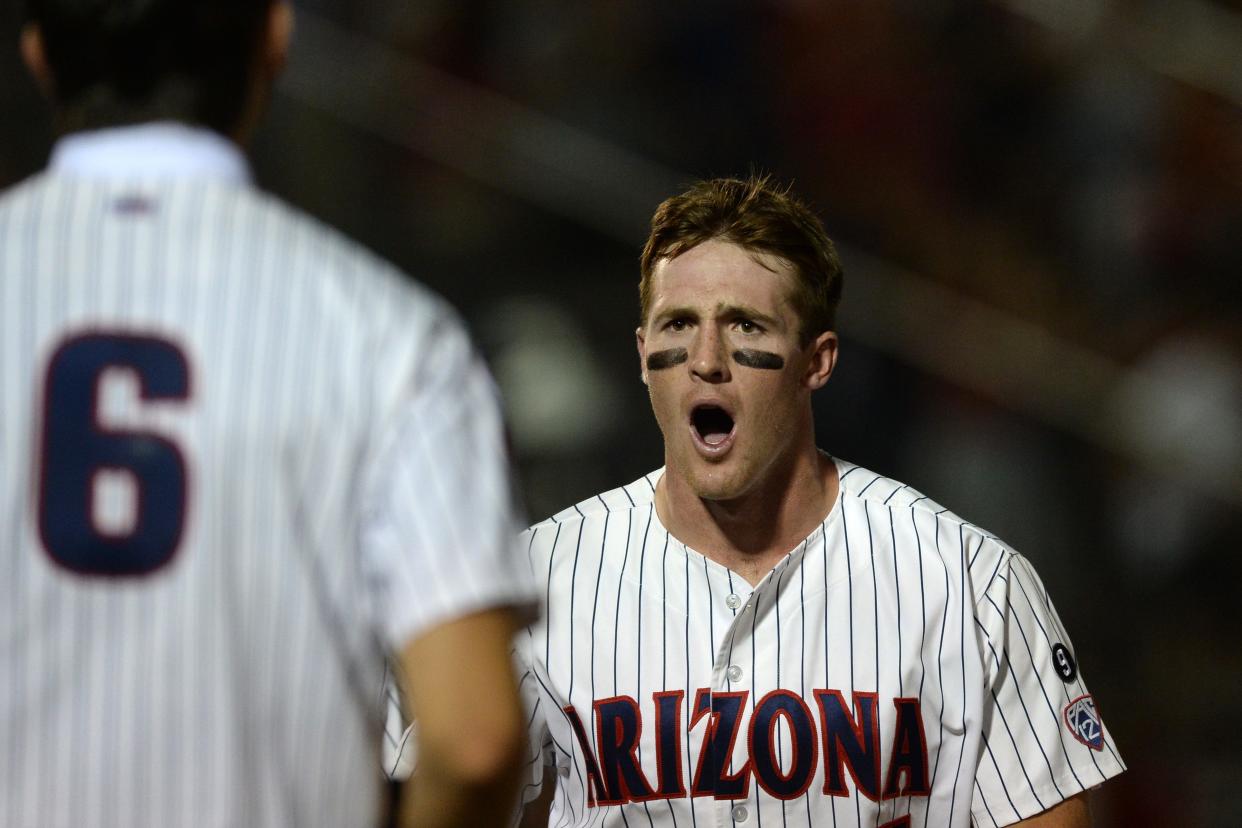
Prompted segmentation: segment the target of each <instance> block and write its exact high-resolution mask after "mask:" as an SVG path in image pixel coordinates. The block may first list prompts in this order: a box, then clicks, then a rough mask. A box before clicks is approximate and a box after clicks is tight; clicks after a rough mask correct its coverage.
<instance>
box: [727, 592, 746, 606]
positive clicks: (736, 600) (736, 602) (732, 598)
mask: <svg viewBox="0 0 1242 828" xmlns="http://www.w3.org/2000/svg"><path fill="white" fill-rule="evenodd" d="M741 605H742V598H741V596H740V595H735V594H733V593H729V595H728V597H726V598H725V606H726V607H728V608H729V609H737V608H738V607H740V606H741Z"/></svg>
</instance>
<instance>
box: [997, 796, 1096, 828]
mask: <svg viewBox="0 0 1242 828" xmlns="http://www.w3.org/2000/svg"><path fill="white" fill-rule="evenodd" d="M1089 794H1090V791H1083V792H1082V793H1080V794H1076V795H1075V796H1071V797H1070V798H1069V799H1067V800H1065V801H1064V802H1061V803H1058V804H1056V805H1053V806H1052V807H1051V808H1049V809H1048V810H1046V811H1044V812H1043V813H1042V814H1036V815H1035V816H1033V817H1031V818H1030V819H1024V820H1022V821H1021V822H1018V823H1015V824H1016V825H1026V826H1030V828H1091V805H1090V803H1089V802H1088V795H1089Z"/></svg>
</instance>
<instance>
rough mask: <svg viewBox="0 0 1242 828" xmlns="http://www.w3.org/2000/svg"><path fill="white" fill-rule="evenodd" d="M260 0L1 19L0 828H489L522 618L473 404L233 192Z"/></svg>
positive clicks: (473, 388) (434, 308)
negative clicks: (394, 794) (409, 769)
mask: <svg viewBox="0 0 1242 828" xmlns="http://www.w3.org/2000/svg"><path fill="white" fill-rule="evenodd" d="M290 14H291V12H290V8H289V5H288V4H287V3H285V2H282V1H281V0H273V1H272V2H242V0H111V1H110V2H103V1H102V0H98V2H95V1H92V2H81V1H80V0H72V1H71V0H31V2H30V4H29V16H28V21H29V22H28V24H27V25H26V28H25V30H24V33H23V37H22V47H23V53H24V56H25V58H26V61H27V63H28V64H29V65H30V67H31V69H32V70H33V72H34V74H35V76H36V78H37V79H38V80H39V82H40V84H41V86H42V87H43V88H44V89H45V90H46V91H47V92H48V93H49V94H50V96H51V97H52V100H53V103H54V107H55V115H56V124H57V126H58V130H59V131H60V132H61V134H62V137H61V138H60V139H59V141H58V143H57V144H56V146H55V149H54V151H53V153H52V157H51V161H50V165H49V168H48V169H47V170H46V171H45V172H43V173H42V174H39V175H36V176H35V177H33V178H31V179H29V180H27V181H26V182H24V183H22V184H20V185H18V186H17V187H15V188H14V189H12V190H11V191H9V192H7V193H5V194H3V196H0V395H2V396H3V400H4V407H3V411H4V416H3V417H2V418H0V457H2V458H3V463H0V513H2V514H3V516H4V517H3V520H2V521H0V569H2V570H3V573H4V575H3V578H4V584H5V588H4V600H3V601H0V825H4V826H6V828H35V826H37V828H55V827H56V826H75V828H78V827H80V826H101V827H102V826H117V828H120V827H121V826H124V827H125V828H135V827H137V828H144V827H145V826H150V828H168V826H196V827H197V826H202V827H203V828H206V826H259V827H260V828H265V827H267V826H270V828H277V827H278V826H279V828H288V827H289V826H298V828H303V827H304V826H310V827H311V828H315V827H316V826H323V827H324V828H341V826H357V827H359V828H361V826H368V828H374V826H376V825H378V824H379V823H380V820H381V819H382V818H383V813H382V811H383V808H384V807H385V806H384V799H385V794H384V791H385V790H386V787H385V783H384V781H383V777H382V773H381V767H380V738H381V736H380V734H381V727H382V716H383V705H382V699H381V684H382V680H383V678H384V675H385V669H386V663H389V662H390V663H392V664H393V666H394V669H395V671H396V673H397V675H398V678H399V683H400V684H401V686H402V687H403V689H404V696H405V698H406V700H407V702H408V704H409V710H408V712H409V713H410V714H412V715H415V716H417V717H418V719H419V721H420V729H419V765H418V773H417V775H416V777H415V780H414V782H413V788H412V790H411V791H410V795H409V796H407V797H404V814H403V819H402V820H401V822H400V824H402V825H407V824H414V823H417V824H418V825H420V826H442V825H462V826H465V825H469V826H485V825H490V824H497V823H498V822H499V823H503V821H504V820H506V819H507V818H508V815H509V813H510V812H511V810H512V797H513V796H515V795H516V791H517V783H518V774H519V772H520V764H519V763H520V760H521V758H522V755H523V747H522V744H523V737H524V733H525V731H524V728H523V724H524V720H523V718H522V711H521V700H520V696H519V693H518V689H517V676H516V675H515V673H514V671H513V669H512V663H511V659H510V650H511V643H512V637H513V633H514V631H515V630H516V629H517V627H518V626H519V625H520V623H524V619H523V620H518V619H519V618H521V616H522V615H523V613H524V611H523V610H522V608H523V607H525V606H528V605H529V604H530V603H532V602H533V600H534V598H535V593H534V592H533V585H532V584H530V582H529V580H528V579H526V578H524V577H522V573H521V572H519V571H518V569H519V568H520V569H521V570H523V571H524V569H525V567H524V565H523V564H522V561H521V558H520V557H519V556H518V554H517V553H518V550H516V549H515V548H514V547H513V540H514V538H515V537H516V530H517V527H516V526H515V522H514V521H515V518H514V516H513V514H512V510H511V506H510V501H511V497H510V486H509V479H508V477H509V476H508V470H507V468H506V463H505V461H504V459H503V458H504V457H505V450H504V440H503V434H502V428H501V424H500V421H499V416H498V407H497V404H496V399H495V394H494V390H493V386H492V383H491V380H490V378H489V377H488V375H487V373H486V371H485V369H484V367H483V366H482V364H481V363H480V360H479V358H478V357H477V356H476V354H475V352H474V350H473V349H472V347H471V344H470V342H469V341H468V339H467V337H466V335H465V333H464V330H463V327H462V325H461V324H460V323H459V321H458V319H457V318H456V317H455V315H454V314H453V313H452V312H451V311H450V310H449V309H448V307H447V306H446V305H445V304H444V302H443V301H441V300H440V299H438V298H436V297H434V296H432V295H431V294H430V293H428V292H427V291H426V290H424V289H422V288H420V287H418V286H416V285H414V284H413V283H412V282H410V281H409V280H408V279H407V278H406V277H405V276H404V275H403V274H400V273H398V272H396V271H395V270H394V269H393V268H391V267H390V266H388V265H387V264H385V263H383V262H381V261H379V260H377V259H376V258H374V257H372V256H371V255H369V254H367V253H366V252H364V251H363V250H361V249H359V248H358V247H357V246H355V245H354V244H352V243H350V242H348V241H347V240H345V239H343V238H341V237H340V236H338V235H336V234H335V233H333V232H331V231H330V230H328V229H327V228H325V227H322V226H320V225H319V224H317V223H315V222H313V221H311V220H309V219H307V218H305V217H303V216H301V215H299V214H297V213H296V212H294V211H293V210H291V209H290V208H289V207H287V206H285V205H283V204H281V203H280V202H278V201H276V200H275V199H273V198H271V197H268V196H266V195H264V194H262V193H260V192H258V191H257V190H256V189H255V187H254V186H253V184H252V183H251V181H250V177H249V173H248V170H247V166H246V163H245V161H244V160H243V157H242V154H241V151H240V149H239V145H240V144H241V143H243V142H244V141H245V139H246V136H247V135H248V134H249V131H250V129H251V125H252V122H253V119H254V118H255V116H256V114H257V112H258V110H259V108H260V107H259V103H260V102H261V101H262V100H263V99H264V98H265V97H266V95H267V93H268V91H269V89H270V85H271V82H272V79H273V77H274V76H275V74H276V72H277V70H278V69H279V67H280V65H281V63H282V61H283V58H284V55H285V51H286V45H287V42H288V38H289V32H290V25H291V23H290Z"/></svg>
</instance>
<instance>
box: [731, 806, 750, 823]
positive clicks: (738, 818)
mask: <svg viewBox="0 0 1242 828" xmlns="http://www.w3.org/2000/svg"><path fill="white" fill-rule="evenodd" d="M749 816H750V811H748V810H747V809H746V806H745V805H734V806H733V821H734V822H745V821H746V818H747V817H749Z"/></svg>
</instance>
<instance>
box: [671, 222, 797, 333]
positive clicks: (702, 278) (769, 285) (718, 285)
mask: <svg viewBox="0 0 1242 828" xmlns="http://www.w3.org/2000/svg"><path fill="white" fill-rule="evenodd" d="M794 278H795V277H794V275H793V268H792V266H791V265H790V264H789V263H787V262H785V261H784V260H783V259H780V258H779V257H776V256H772V255H770V254H766V253H763V252H760V251H752V250H747V249H746V248H744V247H741V246H740V245H737V244H734V243H733V242H727V241H722V240H719V239H712V240H710V241H706V242H703V243H702V244H699V245H696V246H695V247H693V248H691V249H689V250H687V251H685V252H684V253H682V254H681V255H679V256H676V257H674V258H665V259H660V260H659V261H657V262H656V264H655V266H654V267H653V268H652V272H651V307H650V313H651V316H652V317H653V318H654V317H655V316H657V315H659V314H662V313H666V312H667V311H668V310H669V309H670V308H687V309H691V308H692V309H694V310H696V311H697V312H699V313H704V314H707V313H711V314H718V313H723V312H728V311H729V310H731V309H737V308H751V309H754V310H756V311H759V312H761V313H763V314H765V315H768V316H773V317H777V316H784V315H787V314H793V313H794V308H793V304H792V301H791V294H792V290H793V285H794Z"/></svg>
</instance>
